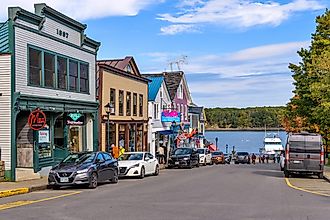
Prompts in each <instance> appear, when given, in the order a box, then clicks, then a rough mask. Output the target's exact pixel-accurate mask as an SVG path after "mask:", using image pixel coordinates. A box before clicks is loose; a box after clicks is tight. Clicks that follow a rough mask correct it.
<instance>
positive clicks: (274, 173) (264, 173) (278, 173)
mask: <svg viewBox="0 0 330 220" xmlns="http://www.w3.org/2000/svg"><path fill="white" fill-rule="evenodd" d="M253 173H254V174H257V175H262V176H270V177H277V178H283V177H284V175H283V172H281V171H275V170H257V171H254V172H253Z"/></svg>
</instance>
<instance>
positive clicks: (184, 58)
mask: <svg viewBox="0 0 330 220" xmlns="http://www.w3.org/2000/svg"><path fill="white" fill-rule="evenodd" d="M187 58H188V56H186V55H182V56H181V57H179V58H177V59H176V60H172V61H169V62H168V65H169V66H170V69H171V72H173V65H174V64H176V66H177V68H178V70H179V71H181V67H182V65H183V64H187V63H188V62H187Z"/></svg>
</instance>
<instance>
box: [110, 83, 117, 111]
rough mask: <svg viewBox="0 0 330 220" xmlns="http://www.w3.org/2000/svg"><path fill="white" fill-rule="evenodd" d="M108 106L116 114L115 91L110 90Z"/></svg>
mask: <svg viewBox="0 0 330 220" xmlns="http://www.w3.org/2000/svg"><path fill="white" fill-rule="evenodd" d="M110 105H112V106H113V108H114V109H115V112H116V90H115V89H112V88H111V89H110Z"/></svg>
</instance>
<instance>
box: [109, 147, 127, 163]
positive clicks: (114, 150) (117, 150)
mask: <svg viewBox="0 0 330 220" xmlns="http://www.w3.org/2000/svg"><path fill="white" fill-rule="evenodd" d="M108 152H109V153H111V155H112V156H113V157H114V158H115V159H118V158H119V157H120V156H121V155H123V154H124V153H125V148H124V147H122V146H115V145H114V144H111V146H110V149H108Z"/></svg>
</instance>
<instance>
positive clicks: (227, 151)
mask: <svg viewBox="0 0 330 220" xmlns="http://www.w3.org/2000/svg"><path fill="white" fill-rule="evenodd" d="M226 154H228V144H226Z"/></svg>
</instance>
